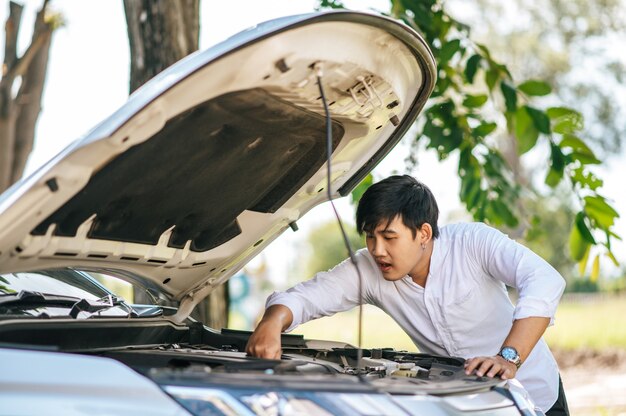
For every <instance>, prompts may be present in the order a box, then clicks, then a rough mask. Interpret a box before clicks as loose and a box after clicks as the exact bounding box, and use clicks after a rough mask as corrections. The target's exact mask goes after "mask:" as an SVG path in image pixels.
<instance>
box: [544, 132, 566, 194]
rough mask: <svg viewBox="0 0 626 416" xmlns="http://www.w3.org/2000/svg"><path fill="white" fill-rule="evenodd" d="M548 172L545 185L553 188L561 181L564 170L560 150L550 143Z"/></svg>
mask: <svg viewBox="0 0 626 416" xmlns="http://www.w3.org/2000/svg"><path fill="white" fill-rule="evenodd" d="M550 160H551V165H550V170H549V171H548V176H547V177H546V185H548V186H550V187H552V188H554V187H555V186H557V185H558V184H559V182H561V179H563V170H564V169H565V156H564V155H563V153H562V152H561V148H560V147H559V146H557V145H555V144H552V143H550Z"/></svg>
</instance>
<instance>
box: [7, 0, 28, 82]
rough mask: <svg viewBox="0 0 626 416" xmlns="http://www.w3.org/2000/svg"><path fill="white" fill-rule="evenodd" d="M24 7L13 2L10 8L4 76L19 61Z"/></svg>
mask: <svg viewBox="0 0 626 416" xmlns="http://www.w3.org/2000/svg"><path fill="white" fill-rule="evenodd" d="M23 10H24V6H22V5H21V4H18V3H15V2H13V1H12V2H11V3H10V6H9V17H8V18H7V21H6V22H5V24H4V33H5V43H4V66H3V67H2V75H5V74H6V73H7V72H8V71H9V68H12V67H13V65H15V61H16V60H17V34H18V33H19V31H20V25H21V23H22V11H23Z"/></svg>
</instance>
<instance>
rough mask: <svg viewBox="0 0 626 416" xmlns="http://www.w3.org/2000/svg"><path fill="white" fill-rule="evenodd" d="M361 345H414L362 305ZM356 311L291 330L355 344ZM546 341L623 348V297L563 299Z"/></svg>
mask: <svg viewBox="0 0 626 416" xmlns="http://www.w3.org/2000/svg"><path fill="white" fill-rule="evenodd" d="M363 311H364V313H363V342H362V345H363V347H364V348H370V347H378V348H380V347H394V348H396V349H404V350H409V351H416V350H417V348H416V347H415V345H413V343H412V342H411V340H410V338H409V337H408V336H407V335H406V334H405V333H404V331H402V329H400V327H399V326H398V325H397V324H396V323H395V322H394V321H393V320H392V319H391V318H389V317H388V316H387V315H386V314H385V313H384V312H382V311H381V310H379V309H377V308H375V307H372V306H365V307H364V308H363ZM357 326H358V310H357V309H354V310H352V311H349V312H344V313H341V314H337V315H335V316H332V317H328V318H322V319H318V320H316V321H312V322H308V323H306V324H304V325H301V326H300V327H298V328H297V329H296V330H295V331H294V333H297V334H303V335H304V336H305V337H306V338H313V339H331V340H337V341H342V342H347V343H350V344H352V345H357V342H358V340H357V337H358V334H357ZM545 338H546V341H547V342H548V344H549V345H550V346H551V347H554V348H561V349H577V348H591V349H594V350H602V349H606V348H626V297H623V296H622V297H615V296H613V297H611V296H600V297H592V298H588V299H586V300H563V301H562V302H561V304H560V305H559V309H558V311H557V315H556V321H555V325H554V326H552V327H550V328H548V330H547V331H546V334H545Z"/></svg>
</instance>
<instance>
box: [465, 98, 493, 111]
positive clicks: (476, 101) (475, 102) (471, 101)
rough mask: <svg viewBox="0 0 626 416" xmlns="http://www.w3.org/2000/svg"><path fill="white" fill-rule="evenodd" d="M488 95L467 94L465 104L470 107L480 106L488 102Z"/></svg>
mask: <svg viewBox="0 0 626 416" xmlns="http://www.w3.org/2000/svg"><path fill="white" fill-rule="evenodd" d="M487 98H488V97H487V96H486V95H467V96H466V97H465V99H464V100H463V105H464V106H465V107H469V108H475V107H480V106H482V105H483V104H485V103H486V102H487Z"/></svg>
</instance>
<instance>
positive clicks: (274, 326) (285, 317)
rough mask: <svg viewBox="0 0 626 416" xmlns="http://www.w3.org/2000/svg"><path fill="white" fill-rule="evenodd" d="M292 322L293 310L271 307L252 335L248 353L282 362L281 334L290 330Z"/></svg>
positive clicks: (278, 306) (280, 306)
mask: <svg viewBox="0 0 626 416" xmlns="http://www.w3.org/2000/svg"><path fill="white" fill-rule="evenodd" d="M292 322H293V313H292V312H291V309H289V308H288V307H286V306H285V305H272V306H270V307H269V308H267V310H266V311H265V314H263V318H262V319H261V322H259V324H258V325H257V327H256V329H255V330H254V332H253V333H252V335H250V338H249V339H248V344H247V345H246V352H247V353H248V354H249V355H252V356H254V357H259V358H268V359H273V360H280V356H281V354H282V350H281V342H280V334H281V333H282V332H283V331H285V330H286V329H287V328H289V327H290V326H291V323H292Z"/></svg>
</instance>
